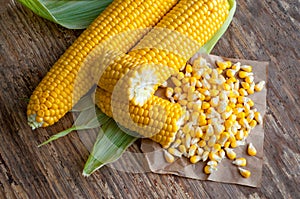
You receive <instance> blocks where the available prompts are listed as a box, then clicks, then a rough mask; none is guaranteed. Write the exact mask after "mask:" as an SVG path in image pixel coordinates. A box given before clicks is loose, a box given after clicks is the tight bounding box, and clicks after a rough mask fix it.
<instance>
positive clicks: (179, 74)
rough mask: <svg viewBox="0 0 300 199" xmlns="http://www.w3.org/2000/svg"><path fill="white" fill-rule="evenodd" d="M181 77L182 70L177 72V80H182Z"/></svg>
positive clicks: (182, 76)
mask: <svg viewBox="0 0 300 199" xmlns="http://www.w3.org/2000/svg"><path fill="white" fill-rule="evenodd" d="M183 78H184V74H183V72H179V73H178V74H177V79H178V80H182V79H183Z"/></svg>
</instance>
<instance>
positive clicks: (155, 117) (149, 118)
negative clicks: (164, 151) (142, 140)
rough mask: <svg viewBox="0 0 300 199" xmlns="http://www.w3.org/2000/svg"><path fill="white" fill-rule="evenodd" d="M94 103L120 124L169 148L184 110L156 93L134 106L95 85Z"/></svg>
mask: <svg viewBox="0 0 300 199" xmlns="http://www.w3.org/2000/svg"><path fill="white" fill-rule="evenodd" d="M95 103H96V105H97V106H98V107H99V108H100V109H101V110H102V111H103V112H104V113H105V114H107V115H108V116H110V117H113V118H114V119H115V121H117V122H118V123H119V124H120V125H121V126H122V127H124V128H126V129H129V130H130V131H133V132H136V133H138V134H140V135H141V136H143V137H149V138H151V139H152V140H153V141H155V142H157V143H159V144H161V145H162V146H163V147H169V145H170V143H172V142H173V141H174V140H175V136H176V133H177V131H178V129H179V127H180V125H181V123H180V122H181V121H182V115H183V110H182V109H181V107H180V105H179V104H175V103H171V102H170V101H168V100H165V99H162V98H160V97H158V96H152V97H151V98H150V99H149V100H148V101H147V103H146V104H144V105H143V106H137V105H134V104H132V103H130V102H129V103H128V102H127V103H126V102H125V100H123V99H120V98H116V97H112V93H109V92H107V91H105V90H103V89H101V88H99V87H98V88H97V90H96V94H95Z"/></svg>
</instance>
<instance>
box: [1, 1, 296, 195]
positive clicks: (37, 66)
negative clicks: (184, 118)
mask: <svg viewBox="0 0 300 199" xmlns="http://www.w3.org/2000/svg"><path fill="white" fill-rule="evenodd" d="M299 7H300V3H299V1H298V0H296V1H295V0H282V1H278V0H277V1H271V0H262V1H249V0H247V1H238V8H237V13H236V15H235V18H234V20H233V22H232V24H231V26H230V28H229V30H228V31H227V32H226V34H225V35H224V37H223V38H222V39H221V41H220V42H219V43H218V44H217V46H216V47H215V49H214V51H213V53H214V54H217V55H222V56H225V57H232V58H242V59H252V60H261V61H269V63H270V66H269V78H268V95H267V105H268V110H267V114H266V117H265V123H264V125H265V130H266V134H265V142H264V154H265V155H264V161H265V162H264V166H263V181H262V186H261V187H260V188H249V187H244V186H239V185H230V184H222V183H214V182H206V181H196V180H191V179H185V178H180V177H176V176H172V175H157V174H152V173H142V174H133V173H125V172H120V171H116V170H113V169H111V168H109V167H104V168H102V169H101V171H99V172H96V173H95V174H94V175H92V176H91V177H89V178H84V177H83V176H82V175H81V171H82V168H83V165H84V162H85V161H86V159H87V157H88V154H89V153H88V151H87V150H86V148H85V146H84V145H83V144H82V142H81V141H80V139H79V137H78V135H77V134H76V133H73V134H71V135H69V136H67V137H65V138H63V139H60V140H58V141H56V142H55V143H52V144H49V145H47V146H45V147H42V148H37V145H38V144H39V143H41V142H42V141H44V140H45V139H46V138H48V137H49V136H50V135H53V134H54V133H55V132H58V131H60V130H62V129H64V128H67V127H70V126H71V124H72V120H73V118H72V116H71V115H70V114H68V115H67V116H66V117H64V118H63V119H62V120H61V121H60V122H59V123H57V124H56V125H54V126H52V127H49V128H46V129H38V130H35V131H32V130H31V129H30V128H29V126H28V125H27V124H26V105H27V101H26V99H27V98H29V96H30V94H31V93H32V91H33V90H34V88H35V87H36V86H37V84H38V83H39V82H40V81H41V79H42V78H43V76H44V75H45V74H46V72H47V71H48V70H49V69H50V67H51V65H52V64H53V63H54V62H55V60H56V59H57V58H58V57H59V56H60V55H61V54H62V53H63V52H64V50H65V49H66V48H67V47H68V46H69V45H70V44H71V43H72V42H73V41H74V40H75V38H76V37H77V36H78V35H79V34H80V32H81V31H72V30H66V29H64V28H62V27H60V26H58V25H55V24H53V23H51V22H49V21H46V20H44V19H42V18H40V17H38V16H36V15H35V14H33V13H32V12H31V11H30V10H28V9H26V8H24V7H23V6H21V5H20V4H19V3H16V2H15V1H13V0H11V1H4V3H2V4H1V5H0V63H1V65H0V110H1V113H0V143H1V144H0V198H101V197H103V198H122V197H124V198H138V197H143V198H299V197H300V186H299V184H300V166H299V165H300V149H299V148H300V147H299V145H300V139H299V138H300V106H299V100H300V78H299V76H298V75H299V72H300V63H299V62H300V58H299V55H300V43H299V38H300V23H299V21H300V15H299V12H300V10H299ZM137 150H138V149H137Z"/></svg>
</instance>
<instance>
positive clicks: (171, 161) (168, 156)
mask: <svg viewBox="0 0 300 199" xmlns="http://www.w3.org/2000/svg"><path fill="white" fill-rule="evenodd" d="M164 156H165V159H166V161H167V162H168V163H173V162H174V160H175V158H174V156H173V155H171V154H170V153H169V152H168V151H166V150H164Z"/></svg>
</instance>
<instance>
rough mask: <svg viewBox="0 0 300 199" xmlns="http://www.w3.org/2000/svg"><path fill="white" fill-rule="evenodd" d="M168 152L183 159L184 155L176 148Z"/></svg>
mask: <svg viewBox="0 0 300 199" xmlns="http://www.w3.org/2000/svg"><path fill="white" fill-rule="evenodd" d="M168 152H169V153H170V154H172V155H174V156H176V157H181V156H182V153H181V152H180V151H178V150H177V149H175V148H169V149H168Z"/></svg>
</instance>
